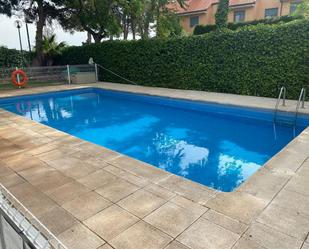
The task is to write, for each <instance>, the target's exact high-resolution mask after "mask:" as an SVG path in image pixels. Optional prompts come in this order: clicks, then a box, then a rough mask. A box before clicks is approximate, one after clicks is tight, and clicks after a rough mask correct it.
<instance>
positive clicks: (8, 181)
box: [0, 173, 25, 188]
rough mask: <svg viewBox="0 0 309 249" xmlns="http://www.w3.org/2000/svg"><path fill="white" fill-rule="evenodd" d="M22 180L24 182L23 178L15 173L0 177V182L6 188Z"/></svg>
mask: <svg viewBox="0 0 309 249" xmlns="http://www.w3.org/2000/svg"><path fill="white" fill-rule="evenodd" d="M24 182H25V179H24V178H22V177H21V176H20V175H18V174H15V173H13V174H10V175H7V176H2V177H0V183H1V184H2V185H3V186H4V187H6V188H9V187H12V186H15V185H18V184H21V183H24Z"/></svg>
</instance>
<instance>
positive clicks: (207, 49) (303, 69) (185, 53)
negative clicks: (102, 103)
mask: <svg viewBox="0 0 309 249" xmlns="http://www.w3.org/2000/svg"><path fill="white" fill-rule="evenodd" d="M89 57H93V58H94V61H95V62H97V63H99V64H101V65H103V66H105V67H107V68H109V69H110V70H113V71H114V72H116V73H119V74H120V75H122V76H124V77H126V78H128V79H130V80H132V81H134V82H137V83H139V84H141V85H146V86H157V87H169V88H182V89H195V90H206V91H215V92H226V93H235V94H246V95H258V96H268V97H276V96H277V94H278V88H279V87H280V86H282V85H285V86H286V87H287V93H288V97H293V98H296V97H298V94H299V91H300V89H301V87H302V86H307V89H309V74H308V71H309V20H306V19H305V20H295V21H293V22H289V23H284V24H277V25H256V26H247V27H243V28H241V29H239V30H237V31H231V30H224V31H222V32H212V33H209V34H206V35H203V36H191V37H181V38H173V39H168V40H167V39H149V40H139V41H107V42H103V43H102V44H91V45H85V46H81V47H69V48H67V49H66V50H65V51H64V53H63V55H62V57H61V58H59V61H58V62H59V63H61V64H82V63H87V62H88V59H89ZM100 72H101V75H100V77H101V80H103V81H111V82H123V83H126V82H124V81H122V80H121V79H119V78H117V77H115V76H114V75H111V74H109V73H108V72H106V71H100Z"/></svg>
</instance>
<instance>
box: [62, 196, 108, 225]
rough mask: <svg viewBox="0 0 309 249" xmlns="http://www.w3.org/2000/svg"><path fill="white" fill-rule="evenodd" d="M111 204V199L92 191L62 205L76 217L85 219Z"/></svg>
mask: <svg viewBox="0 0 309 249" xmlns="http://www.w3.org/2000/svg"><path fill="white" fill-rule="evenodd" d="M111 205H112V203H111V202H110V201H108V200H106V199H104V198H103V197H102V196H100V195H99V194H97V193H96V192H93V191H92V192H88V193H86V194H83V195H81V196H79V197H77V198H75V199H73V200H71V201H69V202H66V203H65V204H63V205H62V207H63V208H64V209H65V210H67V211H68V212H70V213H71V214H72V215H73V216H74V217H76V218H77V219H79V220H81V221H83V220H86V219H88V218H90V217H91V216H93V215H95V214H97V213H98V212H100V211H102V210H103V209H105V208H107V207H109V206H111Z"/></svg>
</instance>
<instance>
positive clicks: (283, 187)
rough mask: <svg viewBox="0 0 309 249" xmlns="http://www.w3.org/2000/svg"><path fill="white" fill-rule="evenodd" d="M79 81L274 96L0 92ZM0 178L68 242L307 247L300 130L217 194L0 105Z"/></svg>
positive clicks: (127, 246) (81, 245)
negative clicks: (95, 90) (90, 89)
mask: <svg viewBox="0 0 309 249" xmlns="http://www.w3.org/2000/svg"><path fill="white" fill-rule="evenodd" d="M87 86H96V87H102V88H105V89H113V90H121V91H129V92H138V93H145V94H152V95H159V96H167V97H174V98H175V97H176V98H182V99H193V100H202V101H210V102H216V103H224V104H231V105H240V106H250V107H259V108H266V109H272V108H273V107H274V105H275V102H276V100H275V99H270V98H259V97H249V96H238V95H230V94H217V93H205V92H198V91H185V90H174V89H162V88H151V87H140V86H130V85H122V84H111V83H100V84H91V85H62V86H52V87H40V88H32V89H19V90H14V91H3V92H0V97H6V96H16V95H23V94H29V93H41V92H47V91H55V90H57V91H58V90H66V89H72V88H81V87H87ZM306 104H307V109H304V110H301V111H302V112H304V113H309V111H308V109H309V107H308V106H309V103H306ZM295 105H296V102H295V101H287V107H286V110H293V111H294V110H295ZM0 182H1V183H2V184H3V185H4V186H6V187H7V188H8V190H9V191H11V193H13V194H14V195H15V196H16V197H17V199H18V200H20V201H21V202H22V203H23V204H24V205H25V206H26V207H27V208H28V209H29V210H30V211H31V212H32V213H33V214H34V215H35V216H36V217H37V218H38V219H39V220H40V221H41V222H42V223H43V224H44V225H46V226H47V228H49V229H50V230H51V231H52V232H53V233H54V234H55V235H56V236H57V237H58V238H59V239H60V240H61V241H62V242H63V243H64V244H65V245H66V246H67V247H68V248H70V249H71V248H72V249H110V248H115V249H163V248H165V249H189V248H191V249H202V248H203V249H204V248H205V249H217V248H218V249H225V248H226V249H228V248H233V249H250V248H252V249H263V248H264V249H265V248H267V249H294V248H295V249H309V238H308V237H309V236H308V234H309V128H307V129H305V130H304V131H303V132H302V133H301V134H300V135H299V136H298V137H296V138H295V139H294V140H293V141H292V142H290V143H289V144H288V145H287V146H286V147H285V148H284V149H283V150H282V151H280V152H279V153H278V154H277V155H275V156H274V157H273V158H272V159H270V160H269V161H268V162H267V163H266V164H265V166H264V167H262V168H261V169H260V170H259V171H258V172H256V173H255V174H254V175H253V176H252V177H251V178H250V179H249V180H248V181H246V182H245V183H244V184H243V185H241V186H240V187H239V188H238V189H236V190H235V191H234V192H231V193H223V192H219V191H215V190H213V189H210V188H208V187H205V186H202V185H200V184H197V183H194V182H192V181H190V180H186V179H184V178H182V177H179V176H176V175H173V174H170V173H168V172H166V171H163V170H160V169H158V168H156V167H154V166H151V165H148V164H146V163H143V162H140V161H137V160H135V159H132V158H129V157H126V156H124V155H121V154H119V153H117V152H114V151H111V150H108V149H106V148H103V147H101V146H97V145H94V144H92V143H89V142H86V141H83V140H81V139H78V138H75V137H73V136H70V135H68V134H66V133H63V132H61V131H58V130H55V129H53V128H50V127H47V126H45V125H42V124H39V123H36V122H33V121H31V120H28V119H26V118H23V117H21V116H18V115H15V114H13V113H10V112H7V111H5V110H2V109H0Z"/></svg>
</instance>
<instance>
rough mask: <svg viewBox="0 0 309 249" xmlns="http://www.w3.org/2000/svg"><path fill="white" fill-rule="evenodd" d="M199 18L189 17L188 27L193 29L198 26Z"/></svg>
mask: <svg viewBox="0 0 309 249" xmlns="http://www.w3.org/2000/svg"><path fill="white" fill-rule="evenodd" d="M199 21H200V20H199V16H191V17H190V27H191V28H192V27H194V26H196V25H198V24H199Z"/></svg>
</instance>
